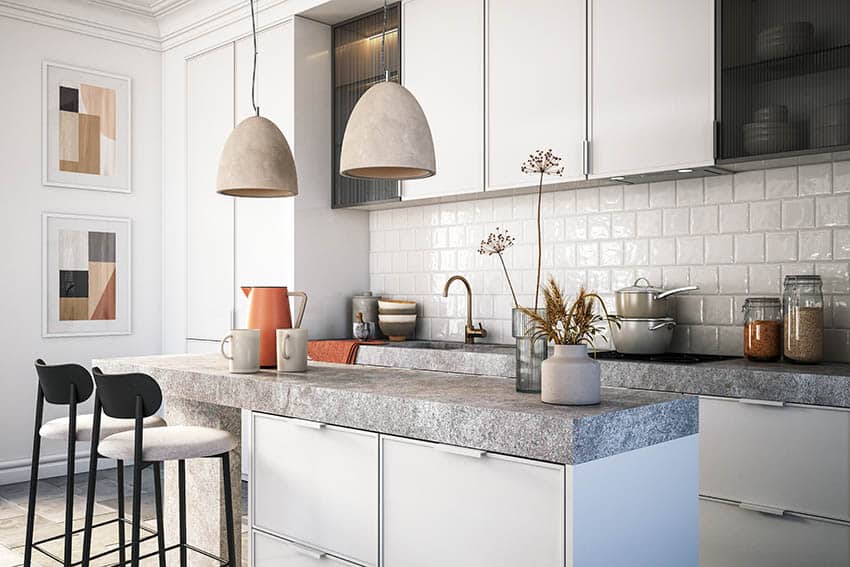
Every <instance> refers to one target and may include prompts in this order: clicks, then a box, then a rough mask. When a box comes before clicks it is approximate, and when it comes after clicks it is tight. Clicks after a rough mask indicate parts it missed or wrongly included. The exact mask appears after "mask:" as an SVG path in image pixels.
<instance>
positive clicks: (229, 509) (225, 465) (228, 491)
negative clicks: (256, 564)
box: [221, 453, 239, 567]
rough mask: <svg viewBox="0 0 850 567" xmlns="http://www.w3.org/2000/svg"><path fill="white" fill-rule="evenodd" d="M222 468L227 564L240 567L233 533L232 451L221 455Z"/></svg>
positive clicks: (231, 566)
mask: <svg viewBox="0 0 850 567" xmlns="http://www.w3.org/2000/svg"><path fill="white" fill-rule="evenodd" d="M221 469H222V471H221V472H222V480H223V481H224V511H225V512H224V517H225V521H226V522H227V564H228V565H229V566H230V567H239V566H238V565H235V563H234V562H235V558H236V541H235V540H236V538H235V535H234V533H233V532H234V525H233V520H234V518H233V487H232V486H231V485H230V453H224V454H223V455H222V456H221Z"/></svg>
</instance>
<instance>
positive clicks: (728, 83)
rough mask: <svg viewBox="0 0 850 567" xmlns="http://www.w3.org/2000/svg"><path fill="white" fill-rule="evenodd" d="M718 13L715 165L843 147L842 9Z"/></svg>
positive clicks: (780, 6)
mask: <svg viewBox="0 0 850 567" xmlns="http://www.w3.org/2000/svg"><path fill="white" fill-rule="evenodd" d="M719 10H720V13H719V20H718V21H719V24H720V26H719V30H720V31H719V33H720V41H719V46H720V57H719V61H720V69H719V77H718V79H719V86H718V92H719V120H720V128H719V132H718V133H719V140H718V142H719V144H718V161H720V162H723V161H724V160H727V161H729V160H740V159H753V158H754V157H756V156H758V158H759V159H762V158H765V157H779V156H785V155H795V154H807V153H821V152H830V151H835V150H837V149H847V147H850V1H848V0H720V2H719Z"/></svg>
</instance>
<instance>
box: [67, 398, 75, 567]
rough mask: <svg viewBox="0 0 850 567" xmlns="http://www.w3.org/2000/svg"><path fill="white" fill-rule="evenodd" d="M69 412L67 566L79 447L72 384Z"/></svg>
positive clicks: (72, 526) (71, 534) (69, 553)
mask: <svg viewBox="0 0 850 567" xmlns="http://www.w3.org/2000/svg"><path fill="white" fill-rule="evenodd" d="M70 399H71V406H70V412H69V414H68V477H67V478H66V479H65V561H64V565H65V567H71V562H72V560H73V557H72V556H71V554H72V545H73V537H74V474H75V473H74V461H75V460H76V448H77V391H76V388H75V387H74V384H71V393H70Z"/></svg>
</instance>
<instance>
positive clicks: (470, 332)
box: [443, 275, 487, 345]
mask: <svg viewBox="0 0 850 567" xmlns="http://www.w3.org/2000/svg"><path fill="white" fill-rule="evenodd" d="M455 280H458V281H460V282H461V283H463V285H464V286H466V329H465V332H464V342H465V343H466V344H468V345H471V344H473V343H474V342H475V337H481V338H484V337H486V336H487V331H486V330H485V329H484V326H483V325H482V324H481V322H480V321H479V323H478V327H477V328H476V327H475V325H473V324H472V287H471V286H470V285H469V282H468V281H467V280H466V278H465V277H463V276H460V275H457V276H452V277H450V278H449V280H448V281H447V282H446V285H445V287H443V297H448V296H449V286H451V285H452V282H453V281H455Z"/></svg>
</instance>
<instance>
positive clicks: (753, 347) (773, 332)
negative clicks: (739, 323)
mask: <svg viewBox="0 0 850 567" xmlns="http://www.w3.org/2000/svg"><path fill="white" fill-rule="evenodd" d="M743 311H744V356H746V357H747V358H748V359H749V360H754V361H757V362H774V361H777V360H779V359H780V358H781V357H782V302H781V301H780V300H779V298H778V297H748V298H747V299H746V301H744V307H743Z"/></svg>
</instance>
